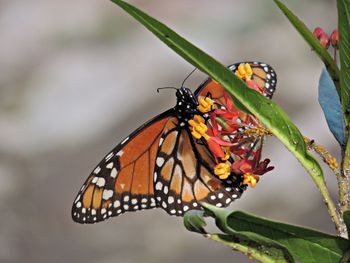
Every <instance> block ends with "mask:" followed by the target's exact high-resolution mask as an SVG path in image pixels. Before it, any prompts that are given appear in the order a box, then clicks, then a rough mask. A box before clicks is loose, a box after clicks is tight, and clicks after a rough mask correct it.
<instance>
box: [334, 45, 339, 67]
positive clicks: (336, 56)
mask: <svg viewBox="0 0 350 263" xmlns="http://www.w3.org/2000/svg"><path fill="white" fill-rule="evenodd" d="M334 63H335V64H336V65H338V48H336V47H334Z"/></svg>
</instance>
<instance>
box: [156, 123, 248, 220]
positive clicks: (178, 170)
mask: <svg viewBox="0 0 350 263" xmlns="http://www.w3.org/2000/svg"><path fill="white" fill-rule="evenodd" d="M214 166H215V162H214V159H213V157H212V155H211V153H210V152H209V150H208V149H207V148H206V146H205V145H201V144H198V143H197V142H195V141H194V139H193V137H192V135H191V134H190V132H189V130H188V129H187V128H181V126H178V122H177V120H176V119H175V118H174V120H173V121H171V122H168V125H167V126H166V127H165V129H164V133H163V135H162V138H161V141H160V147H159V152H158V155H157V160H156V169H155V178H154V179H155V182H154V183H155V195H156V200H157V205H158V206H159V207H162V208H163V209H164V210H165V211H167V212H168V213H169V214H171V215H177V216H182V215H183V214H184V213H185V212H186V211H187V210H189V209H200V202H207V203H211V204H214V205H217V206H219V207H221V206H222V207H225V206H227V205H228V204H230V203H231V202H232V201H233V200H234V199H237V198H238V197H239V196H240V195H241V193H242V191H241V189H240V188H235V187H233V186H232V185H233V184H232V182H226V181H222V180H219V179H218V178H217V177H216V176H215V175H214V174H213V167H214Z"/></svg>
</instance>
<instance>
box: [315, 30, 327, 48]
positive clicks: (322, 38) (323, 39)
mask: <svg viewBox="0 0 350 263" xmlns="http://www.w3.org/2000/svg"><path fill="white" fill-rule="evenodd" d="M313 34H314V36H315V37H316V38H317V39H318V40H319V41H320V44H321V46H323V47H325V48H326V49H328V47H329V44H330V42H329V37H328V36H327V34H326V33H325V32H324V30H323V29H322V28H320V27H316V28H315V30H314V32H313Z"/></svg>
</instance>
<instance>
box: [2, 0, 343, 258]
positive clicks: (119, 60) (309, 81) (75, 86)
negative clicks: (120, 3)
mask: <svg viewBox="0 0 350 263" xmlns="http://www.w3.org/2000/svg"><path fill="white" fill-rule="evenodd" d="M132 3H134V4H136V5H137V6H138V7H140V8H141V9H143V10H145V11H146V12H148V13H149V14H151V15H153V16H155V17H156V18H158V19H160V20H161V21H163V22H165V23H166V24H167V25H169V26H170V27H171V28H173V29H175V30H176V31H177V32H179V33H180V34H182V35H183V36H185V37H186V38H187V39H189V40H190V41H192V42H193V43H195V44H196V45H198V46H199V47H201V48H202V49H204V50H205V51H207V52H209V53H210V54H211V55H213V56H214V57H216V58H217V59H218V60H220V61H221V62H223V63H224V64H230V63H233V62H237V61H242V60H260V61H265V62H267V63H269V64H271V65H272V66H273V67H274V68H275V70H276V71H277V74H278V78H279V80H278V88H277V92H276V96H275V97H274V100H275V101H276V102H277V103H279V104H280V105H281V106H282V107H283V108H284V109H285V110H286V111H287V113H288V114H289V116H290V117H291V118H292V120H293V121H294V122H295V123H296V124H297V125H298V127H299V128H300V130H301V131H302V133H303V134H305V135H308V136H309V137H311V138H314V139H316V141H317V142H319V143H320V144H323V145H325V146H326V147H327V148H328V149H329V150H330V151H331V152H332V153H333V154H334V155H335V156H339V153H338V148H337V144H336V141H335V140H334V138H333V137H332V135H331V134H330V132H329V131H328V130H327V125H326V122H325V120H324V118H323V114H322V112H321V109H320V107H319V105H318V102H317V82H318V77H319V74H320V72H321V68H322V64H321V62H320V61H319V60H318V58H317V57H316V56H315V55H314V54H313V52H312V51H311V50H310V48H309V47H308V46H307V45H306V44H305V43H304V41H303V40H302V39H301V37H299V35H298V34H297V33H296V31H295V30H294V29H293V28H292V26H291V25H289V23H288V22H287V20H286V19H285V18H284V17H283V15H282V14H281V12H280V11H279V10H277V8H276V7H275V6H274V5H273V3H272V1H270V0H263V1H262V0H231V1H229V0H222V1H199V0H192V1H185V0H177V1H161V0H154V1H144V0H139V1H132ZM287 3H288V5H289V6H290V7H291V8H292V9H293V10H294V11H295V12H296V13H297V14H298V15H299V16H300V17H301V18H302V19H303V20H304V21H305V22H306V24H307V25H308V26H310V27H311V28H314V27H316V26H318V25H320V26H322V27H324V28H325V29H327V30H328V31H331V30H332V29H333V28H334V27H336V9H335V1H331V0H318V1H316V0H314V1H287ZM0 36H1V41H0V72H1V73H0V135H1V140H0V261H1V262H101V263H109V262H123V263H129V262H130V263H134V262H201V263H206V262H208V263H209V262H213V261H214V262H251V261H249V260H248V259H246V258H245V256H243V255H240V254H239V253H237V252H233V251H231V250H230V249H229V248H226V247H223V246H221V245H219V244H216V243H214V242H212V241H210V240H206V239H204V238H203V237H202V236H200V235H196V234H193V233H190V232H187V231H186V230H185V228H184V227H183V225H182V220H181V219H180V218H174V217H170V216H168V215H167V214H165V213H164V212H163V211H161V210H160V209H159V210H150V211H145V212H139V213H130V214H126V215H123V216H121V217H118V218H113V219H111V220H108V221H106V222H103V223H100V224H96V225H78V224H75V223H73V222H72V220H71V218H70V209H71V204H72V202H73V200H74V198H75V195H76V193H77V191H78V190H79V189H80V186H81V184H82V183H83V181H84V180H85V178H86V177H87V176H88V174H89V173H90V171H91V170H92V168H93V167H94V166H95V165H96V164H97V162H99V161H100V159H101V158H102V157H103V156H104V155H105V154H106V153H107V152H108V151H109V150H110V149H111V148H112V147H113V146H114V145H115V144H116V143H117V142H119V141H120V140H121V139H122V138H123V137H125V136H127V135H128V134H129V133H130V132H131V131H132V130H133V129H135V128H136V127H137V126H139V125H140V124H142V123H143V122H144V121H146V120H147V119H149V118H151V117H152V116H154V115H156V114H157V113H160V112H161V111H163V110H165V109H167V108H169V107H171V106H173V105H174V103H175V96H174V94H173V92H172V91H164V92H161V93H159V94H157V93H156V88H158V87H162V86H177V87H178V86H179V85H180V84H181V82H182V80H183V79H184V77H185V76H186V75H187V74H188V73H189V72H190V71H191V70H192V66H191V65H189V64H188V63H186V62H185V61H184V60H182V59H181V58H180V57H179V56H177V55H176V54H175V53H174V52H173V51H171V50H170V49H168V48H167V47H166V46H165V45H164V44H162V43H161V42H160V41H158V40H157V39H156V38H155V37H154V36H153V35H151V34H150V33H149V32H147V31H146V30H145V29H144V28H143V27H142V26H140V25H139V24H137V23H136V22H135V21H134V20H133V19H132V18H130V17H129V16H128V15H126V14H125V13H124V12H122V11H121V10H120V9H119V8H118V7H117V6H115V5H113V4H112V3H110V2H109V1H107V0H106V1H93V0H76V1H67V0H65V1H53V0H32V1H21V0H11V1H9V0H7V1H6V0H1V1H0ZM204 78H205V75H203V74H202V73H199V72H197V73H196V74H194V75H193V76H192V77H191V78H190V80H189V81H188V82H187V83H186V85H187V86H188V87H190V88H192V90H194V89H195V88H196V87H197V86H198V85H199V84H200V83H201V81H202V80H203V79H204ZM264 156H265V157H269V158H270V159H271V160H272V164H273V165H274V166H275V167H276V168H275V170H274V171H273V172H270V173H268V174H266V175H265V176H264V177H263V178H262V180H261V182H260V183H259V184H258V186H257V187H256V188H255V189H250V190H249V191H247V192H246V193H245V194H244V196H243V198H242V199H241V200H239V201H237V202H235V203H234V204H233V205H232V206H231V209H240V210H244V211H249V212H253V213H255V214H258V215H261V216H266V217H270V218H273V219H275V220H283V221H286V222H290V223H295V224H301V225H305V226H309V227H313V228H317V229H320V230H323V231H327V232H329V233H334V228H333V226H332V224H331V221H330V219H329V217H328V215H327V210H326V208H325V206H324V204H323V202H322V200H321V197H320V195H319V193H318V190H317V189H316V188H315V186H314V184H313V182H312V180H311V179H310V178H309V176H308V174H306V172H305V171H304V170H303V169H302V168H301V165H300V164H299V163H298V162H297V161H296V160H295V158H293V156H292V155H291V154H290V153H289V152H288V151H287V150H286V149H285V148H284V147H283V146H282V145H281V144H280V143H279V142H278V141H277V139H275V138H270V139H269V140H268V142H267V144H266V147H265V150H264ZM325 173H326V177H327V182H328V185H329V186H330V188H331V191H332V193H333V195H335V196H336V182H335V180H334V178H333V176H332V175H330V172H329V170H328V169H327V168H326V169H325Z"/></svg>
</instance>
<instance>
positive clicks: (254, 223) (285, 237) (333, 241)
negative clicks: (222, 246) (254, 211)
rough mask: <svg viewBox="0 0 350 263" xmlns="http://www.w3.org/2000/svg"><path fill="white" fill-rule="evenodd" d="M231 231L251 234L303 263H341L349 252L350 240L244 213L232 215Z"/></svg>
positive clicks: (228, 216) (228, 220)
mask: <svg viewBox="0 0 350 263" xmlns="http://www.w3.org/2000/svg"><path fill="white" fill-rule="evenodd" d="M226 226H227V227H228V228H227V229H233V230H234V231H239V232H241V231H250V232H254V233H256V234H259V235H261V236H264V237H266V238H271V239H273V240H275V241H277V242H278V243H280V244H282V245H284V246H285V247H286V248H287V249H288V251H289V252H290V253H291V254H292V255H293V257H294V258H295V259H296V260H298V261H301V262H303V263H309V262H310V263H311V262H312V263H313V262H339V261H340V259H341V258H342V256H343V254H344V253H346V251H347V250H348V249H349V242H348V240H346V239H344V238H341V237H337V236H332V235H329V234H325V233H322V232H319V231H315V230H312V229H308V228H304V227H300V226H294V225H289V224H285V223H280V222H275V221H270V220H268V219H263V218H259V217H256V216H253V215H250V214H247V213H244V212H233V213H229V214H228V215H227V217H226Z"/></svg>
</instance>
